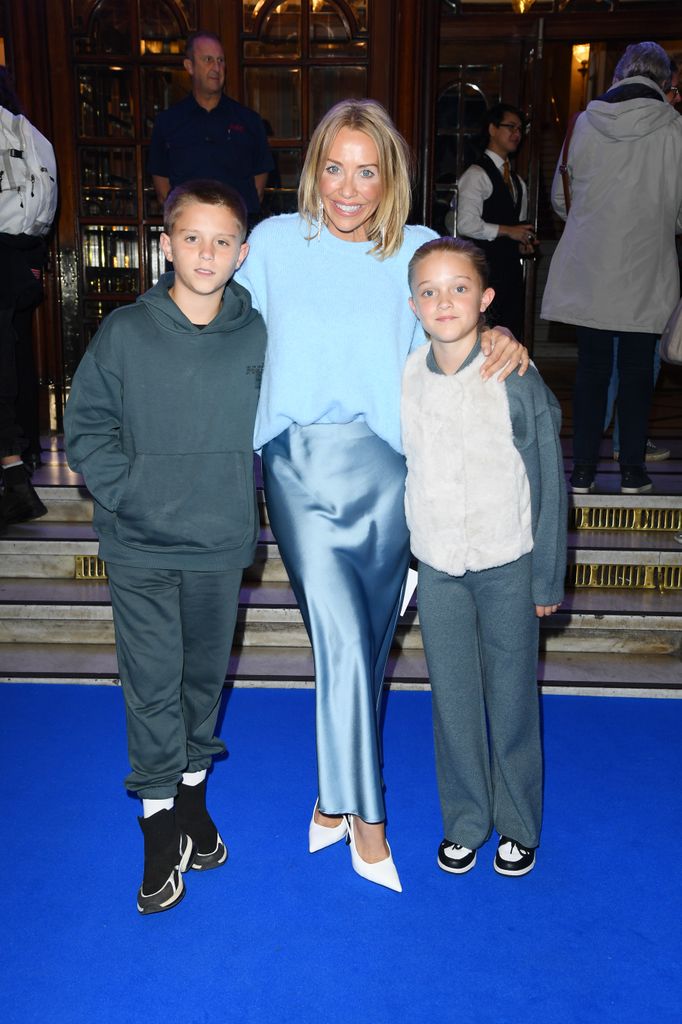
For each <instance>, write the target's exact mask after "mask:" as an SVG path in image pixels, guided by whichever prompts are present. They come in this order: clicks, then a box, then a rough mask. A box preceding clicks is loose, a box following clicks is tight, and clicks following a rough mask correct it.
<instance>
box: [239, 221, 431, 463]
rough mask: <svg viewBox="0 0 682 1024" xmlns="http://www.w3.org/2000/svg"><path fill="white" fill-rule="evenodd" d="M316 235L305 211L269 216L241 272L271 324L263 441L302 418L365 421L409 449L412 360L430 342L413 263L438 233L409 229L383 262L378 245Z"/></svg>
mask: <svg viewBox="0 0 682 1024" xmlns="http://www.w3.org/2000/svg"><path fill="white" fill-rule="evenodd" d="M306 234H307V230H306V227H305V224H304V222H303V221H302V220H301V218H300V217H299V216H298V214H284V215H283V216H280V217H272V218H270V219H269V220H266V221H263V222H262V223H261V224H259V225H258V226H257V227H256V228H255V230H254V231H253V233H252V234H251V236H250V238H249V242H250V245H251V249H250V252H249V255H248V257H247V258H246V261H245V262H244V264H243V266H242V267H241V269H240V270H239V271H238V273H237V275H236V280H237V281H238V282H239V284H242V285H243V286H244V287H245V288H248V289H249V291H250V292H251V295H252V299H253V304H254V306H255V308H256V309H258V310H260V312H261V314H262V315H263V318H264V319H265V323H266V326H267V329H268V347H267V354H266V359H265V369H264V372H263V381H262V385H261V395H260V402H259V406H258V414H257V417H256V427H255V434H254V447H255V448H256V449H260V448H262V446H263V445H264V444H266V443H267V442H268V441H270V440H271V439H272V438H273V437H276V436H277V435H278V434H281V433H282V431H283V430H286V429H287V427H289V426H290V425H291V424H292V423H299V424H301V425H308V424H310V423H349V422H350V421H352V420H356V419H363V420H365V421H366V423H367V425H368V426H369V427H370V428H371V429H372V430H373V431H374V433H375V434H378V436H379V437H381V438H383V439H384V440H385V441H387V442H388V443H389V444H390V445H391V446H392V447H393V448H395V449H396V451H402V448H401V443H400V381H401V376H402V371H403V366H404V364H405V360H406V359H407V356H408V355H409V353H410V351H411V350H412V349H413V348H416V347H417V346H418V345H421V344H423V342H424V340H425V339H424V334H423V331H422V329H421V327H420V325H419V324H418V322H417V320H416V318H415V316H414V314H413V313H412V311H411V310H410V308H409V306H408V304H407V299H408V296H409V289H408V285H407V265H408V263H409V261H410V258H411V257H412V254H413V253H414V251H415V250H416V249H417V248H419V246H420V245H422V243H424V242H427V241H428V240H429V239H431V238H435V237H437V236H436V235H435V233H434V232H433V231H431V230H430V229H429V228H425V227H413V226H408V227H406V228H405V239H404V242H403V245H402V247H401V249H400V251H399V252H398V253H397V254H396V255H395V256H392V257H391V258H390V259H387V260H383V261H382V260H377V259H376V258H375V257H374V256H370V255H368V253H369V250H370V248H371V243H369V242H346V241H343V240H342V239H339V238H336V237H335V236H334V235H332V234H331V233H330V232H329V231H328V230H327V229H326V228H323V230H322V234H321V237H320V238H319V239H313V240H312V241H310V242H308V241H306V237H305V236H306Z"/></svg>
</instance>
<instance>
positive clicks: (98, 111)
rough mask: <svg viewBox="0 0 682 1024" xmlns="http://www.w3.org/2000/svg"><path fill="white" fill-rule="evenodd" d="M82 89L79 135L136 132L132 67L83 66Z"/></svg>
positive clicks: (132, 134)
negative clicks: (130, 69)
mask: <svg viewBox="0 0 682 1024" xmlns="http://www.w3.org/2000/svg"><path fill="white" fill-rule="evenodd" d="M78 93H79V103H78V116H79V124H78V133H79V135H81V136H83V137H85V138H88V137H94V138H115V137H116V136H125V137H128V138H131V137H133V136H134V134H135V125H134V120H133V99H132V83H131V72H130V71H124V70H119V69H115V68H106V69H100V68H84V67H80V68H79V69H78Z"/></svg>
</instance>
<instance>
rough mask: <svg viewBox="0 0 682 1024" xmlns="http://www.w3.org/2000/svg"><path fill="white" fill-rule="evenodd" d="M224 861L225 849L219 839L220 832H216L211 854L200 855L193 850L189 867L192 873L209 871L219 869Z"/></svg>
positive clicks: (225, 857) (197, 851)
mask: <svg viewBox="0 0 682 1024" xmlns="http://www.w3.org/2000/svg"><path fill="white" fill-rule="evenodd" d="M226 860H227V847H226V846H225V843H224V842H223V841H222V839H221V837H220V832H216V843H215V849H214V850H213V851H212V852H211V853H200V851H199V850H195V851H194V859H193V860H192V864H191V867H192V870H193V871H210V869H211V868H219V867H220V865H221V864H224V863H225V861H226Z"/></svg>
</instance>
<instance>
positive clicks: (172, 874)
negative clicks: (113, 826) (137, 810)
mask: <svg viewBox="0 0 682 1024" xmlns="http://www.w3.org/2000/svg"><path fill="white" fill-rule="evenodd" d="M137 820H138V821H139V823H140V828H141V829H142V834H143V835H144V877H143V879H142V885H141V886H140V889H139V892H138V894H137V909H138V910H139V911H140V913H141V914H160V913H161V911H163V910H170V909H171V907H175V906H177V904H178V903H179V902H180V900H182V899H183V898H184V895H185V883H184V881H183V878H182V872H183V871H187V870H188V868H189V866H190V864H191V861H192V851H193V845H192V840H191V839H190V837H189V836H187V835H185V834H184V833H182V832H181V831H180V829H179V828H178V824H177V822H176V820H175V810H172V811H168V810H165V811H157V812H156V814H152V816H151V818H138V819H137Z"/></svg>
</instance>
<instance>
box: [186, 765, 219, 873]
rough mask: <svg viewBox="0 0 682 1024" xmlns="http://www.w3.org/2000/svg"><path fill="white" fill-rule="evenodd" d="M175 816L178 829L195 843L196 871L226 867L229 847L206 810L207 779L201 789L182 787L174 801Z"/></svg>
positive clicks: (193, 862)
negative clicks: (223, 865)
mask: <svg viewBox="0 0 682 1024" xmlns="http://www.w3.org/2000/svg"><path fill="white" fill-rule="evenodd" d="M175 813H176V815H177V820H178V825H179V827H180V828H181V829H182V831H183V832H186V833H187V835H188V836H190V837H191V839H192V842H193V843H194V860H193V861H192V867H193V869H194V870H195V871H209V870H210V869H211V868H219V867H220V865H221V864H224V863H225V861H226V860H227V846H226V845H225V843H224V842H223V840H222V839H221V837H220V833H219V832H218V829H217V828H216V827H215V825H214V824H213V819H212V818H211V815H210V814H209V813H208V811H207V810H206V779H204V780H203V782H200V783H199V785H198V786H185V785H184V783H182V782H181V783H180V785H179V786H178V795H177V797H176V800H175Z"/></svg>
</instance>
